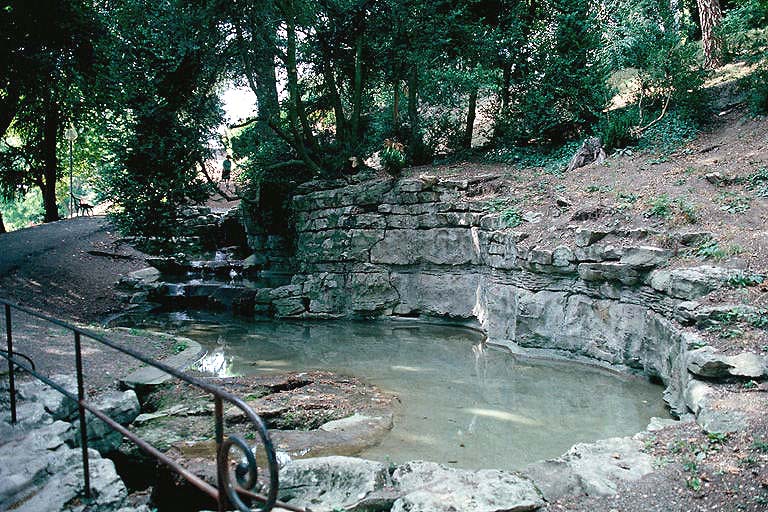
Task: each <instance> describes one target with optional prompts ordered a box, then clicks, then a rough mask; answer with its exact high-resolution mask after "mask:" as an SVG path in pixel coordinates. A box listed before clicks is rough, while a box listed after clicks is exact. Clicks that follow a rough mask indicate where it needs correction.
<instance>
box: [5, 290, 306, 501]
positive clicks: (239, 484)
mask: <svg viewBox="0 0 768 512" xmlns="http://www.w3.org/2000/svg"><path fill="white" fill-rule="evenodd" d="M0 304H3V305H4V306H5V333H6V345H7V352H6V351H0V356H2V357H4V358H5V359H7V360H8V372H9V388H10V394H11V397H10V398H11V400H10V402H11V423H12V424H15V423H16V420H17V418H16V385H15V375H14V368H16V367H18V368H21V369H23V370H25V371H26V372H28V373H29V374H31V375H33V376H34V377H35V378H37V379H38V380H40V381H42V382H43V383H45V384H47V385H48V386H50V387H52V388H53V389H55V390H57V391H58V392H60V393H62V394H63V395H64V396H65V397H67V398H68V399H70V400H73V401H75V402H77V404H78V412H79V419H80V441H81V442H80V445H81V448H82V458H83V469H84V484H85V496H86V497H87V498H90V497H91V488H90V471H89V465H88V434H87V429H86V419H85V411H86V410H87V411H89V412H91V413H92V414H93V415H94V416H96V417H97V418H99V419H100V420H102V421H103V422H104V423H106V424H107V425H108V426H109V427H110V428H112V429H113V430H116V431H117V432H119V433H121V434H122V435H124V436H125V437H127V438H128V439H129V440H130V441H132V442H133V443H134V444H136V445H137V446H138V447H139V448H141V449H142V450H144V451H145V452H147V453H148V454H150V455H152V456H153V457H155V458H156V459H157V460H159V461H160V462H162V463H163V464H165V465H167V466H169V467H170V468H172V469H173V470H174V471H176V472H177V473H179V474H180V475H181V476H182V477H184V478H185V479H186V480H187V481H188V482H190V483H191V484H192V485H194V486H195V487H197V488H198V489H200V490H201V491H203V492H204V493H205V494H207V495H208V496H210V497H211V498H213V499H214V500H216V501H217V503H218V508H219V512H223V511H224V510H226V509H227V507H228V506H230V505H234V506H236V507H237V509H238V510H241V511H243V512H245V511H250V510H252V509H251V508H250V507H249V506H248V505H246V504H245V503H244V502H243V500H242V499H241V498H240V496H239V495H240V494H242V495H244V496H247V497H249V498H252V499H255V500H256V501H259V502H260V503H261V505H260V506H259V508H258V509H257V510H260V511H263V512H269V511H270V510H272V508H273V507H275V506H277V507H279V508H283V509H286V510H294V511H300V512H305V511H304V509H301V508H298V507H295V506H292V505H289V504H287V503H282V502H279V501H278V500H277V491H278V485H279V482H278V465H277V457H276V454H275V449H274V446H273V444H272V440H271V439H270V436H269V432H268V431H267V428H266V426H265V424H264V422H263V421H262V419H261V418H260V417H259V415H258V414H256V412H255V411H254V410H253V409H252V408H251V407H250V406H249V405H248V404H247V403H245V402H244V401H243V400H242V399H240V398H239V397H237V396H235V395H233V394H232V393H229V392H227V391H225V390H223V389H221V388H219V387H218V386H215V385H213V384H211V383H209V382H205V381H203V380H201V379H198V378H195V377H192V376H190V375H187V374H185V373H184V372H182V371H179V370H177V369H175V368H173V367H171V366H168V365H167V364H165V363H162V362H160V361H155V360H154V359H152V358H150V357H148V356H146V355H144V354H142V353H140V352H138V351H136V350H132V349H130V348H127V347H124V346H121V345H119V344H117V343H115V342H113V341H112V340H110V339H108V338H106V337H104V336H102V335H100V334H97V333H95V332H93V331H90V330H88V329H84V328H82V327H77V326H75V325H72V324H69V323H67V322H65V321H63V320H59V319H57V318H53V317H50V316H47V315H44V314H42V313H38V312H37V311H34V310H31V309H29V308H26V307H24V306H20V305H18V304H15V303H12V302H9V301H7V300H4V299H0ZM14 309H15V310H18V311H21V312H23V313H26V314H28V315H31V316H33V317H36V318H39V319H42V320H45V321H47V322H50V323H52V324H55V325H58V326H60V327H64V328H65V329H67V330H69V331H72V332H73V333H74V344H75V367H76V369H77V395H75V394H74V393H71V392H69V391H67V390H66V389H64V388H63V387H62V386H60V385H59V384H57V383H55V382H53V381H52V380H51V379H49V378H47V377H45V376H44V375H41V374H40V373H39V372H37V371H36V370H35V369H34V365H27V364H24V363H23V362H21V361H20V360H18V359H16V358H15V357H14V351H13V329H12V322H11V311H12V310H14ZM83 336H85V337H87V338H90V339H92V340H94V341H96V342H99V343H101V344H102V345H105V346H107V347H110V348H112V349H114V350H117V351H118V352H122V353H123V354H126V355H128V356H131V357H133V358H134V359H137V360H139V361H141V362H143V363H145V364H147V365H149V366H153V367H155V368H157V369H159V370H162V371H164V372H166V373H168V374H170V375H172V376H174V377H176V378H178V379H181V380H183V381H185V382H188V383H189V384H192V385H193V386H195V387H198V388H200V389H202V390H204V391H207V392H208V393H210V394H212V395H213V397H214V415H215V432H216V447H217V450H216V476H217V487H214V486H212V485H211V484H209V483H208V482H206V481H204V480H203V479H201V478H200V477H198V476H197V475H195V474H194V473H192V472H190V471H189V470H187V469H186V468H184V467H183V466H181V465H180V464H179V463H178V462H176V461H175V460H173V459H171V458H170V457H168V456H167V455H166V454H164V453H162V452H160V451H159V450H158V449H157V448H155V447H154V446H152V445H150V444H149V443H147V442H146V441H144V440H143V439H141V438H140V437H138V436H137V435H136V434H134V433H133V432H131V431H130V430H128V429H127V428H125V427H124V426H122V425H120V424H119V423H117V422H116V421H115V420H113V419H112V418H110V417H109V416H107V415H106V414H104V413H103V412H102V411H100V410H99V409H97V408H96V407H94V405H93V404H91V403H90V402H88V401H87V400H86V399H85V392H84V379H83V359H82V351H81V337H83ZM16 355H17V356H18V355H19V354H18V353H17V354H16ZM225 401H226V402H229V403H230V404H232V405H234V406H235V407H237V408H239V409H240V410H241V411H243V412H244V413H245V415H246V417H247V418H248V419H249V420H250V421H251V423H253V425H254V426H255V427H256V430H257V432H258V433H259V438H260V440H261V443H262V445H263V446H264V449H265V452H266V456H267V469H268V472H269V489H268V491H267V495H266V496H264V495H261V494H259V493H257V492H254V491H253V489H254V488H255V487H256V484H257V483H258V467H257V465H256V460H255V457H254V456H253V453H252V452H251V449H250V448H249V447H248V444H247V443H246V441H245V440H244V439H243V438H242V437H240V436H237V435H234V434H233V435H230V436H228V438H227V439H226V440H225V439H224V405H223V402H225ZM233 446H236V447H237V448H238V449H239V450H240V451H241V452H243V456H244V459H245V461H246V462H240V463H239V465H238V471H236V472H235V473H236V475H235V480H236V483H235V482H232V475H231V471H229V456H230V451H231V448H232V447H233ZM222 489H223V492H222Z"/></svg>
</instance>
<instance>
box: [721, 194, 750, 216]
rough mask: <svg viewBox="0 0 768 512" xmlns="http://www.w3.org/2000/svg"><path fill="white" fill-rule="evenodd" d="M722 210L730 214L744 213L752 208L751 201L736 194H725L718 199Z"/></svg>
mask: <svg viewBox="0 0 768 512" xmlns="http://www.w3.org/2000/svg"><path fill="white" fill-rule="evenodd" d="M717 202H718V203H720V209H721V210H723V211H724V212H728V213H744V212H746V211H747V210H749V208H750V207H751V200H750V198H749V197H747V196H740V195H738V194H735V193H734V192H723V193H722V194H720V195H719V196H718V198H717Z"/></svg>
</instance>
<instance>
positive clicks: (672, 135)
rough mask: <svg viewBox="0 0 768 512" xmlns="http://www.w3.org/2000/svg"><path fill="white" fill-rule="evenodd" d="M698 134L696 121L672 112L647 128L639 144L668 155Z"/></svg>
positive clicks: (642, 147) (640, 146) (641, 146)
mask: <svg viewBox="0 0 768 512" xmlns="http://www.w3.org/2000/svg"><path fill="white" fill-rule="evenodd" d="M698 134H699V130H698V127H697V126H696V125H695V124H694V123H692V122H691V121H690V120H688V119H686V118H684V117H682V116H680V115H678V114H676V113H675V112H671V113H669V114H667V115H666V116H665V117H664V118H663V119H661V121H659V122H658V123H656V124H654V125H653V126H651V127H650V128H648V129H647V130H645V131H644V132H643V134H642V136H641V137H640V138H639V139H638V144H637V145H638V147H639V148H640V149H646V150H649V151H652V152H654V153H656V154H660V155H667V154H669V153H672V152H673V151H675V150H677V149H678V148H680V146H682V145H684V144H687V143H688V142H690V141H692V140H693V139H695V138H696V136H697V135H698Z"/></svg>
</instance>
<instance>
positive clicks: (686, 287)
mask: <svg viewBox="0 0 768 512" xmlns="http://www.w3.org/2000/svg"><path fill="white" fill-rule="evenodd" d="M737 272H738V271H736V270H730V269H725V268H720V267H712V266H708V265H704V266H701V267H693V268H678V269H674V270H657V271H655V272H653V273H652V274H651V279H650V284H651V287H652V288H653V289H654V290H657V291H660V292H662V293H666V294H667V295H669V296H670V297H675V298H678V299H684V300H693V299H698V298H699V297H703V296H704V295H707V294H708V293H709V292H711V291H713V290H716V289H718V288H720V287H721V286H723V284H724V283H725V282H726V281H728V279H729V278H731V277H733V276H734V275H735V274H736V273H737Z"/></svg>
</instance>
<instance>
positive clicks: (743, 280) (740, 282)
mask: <svg viewBox="0 0 768 512" xmlns="http://www.w3.org/2000/svg"><path fill="white" fill-rule="evenodd" d="M764 281H765V277H764V276H761V275H760V274H747V273H745V272H740V273H739V274H736V275H734V276H731V277H730V278H729V279H728V286H730V287H731V288H747V287H749V286H757V285H759V284H763V282H764Z"/></svg>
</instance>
